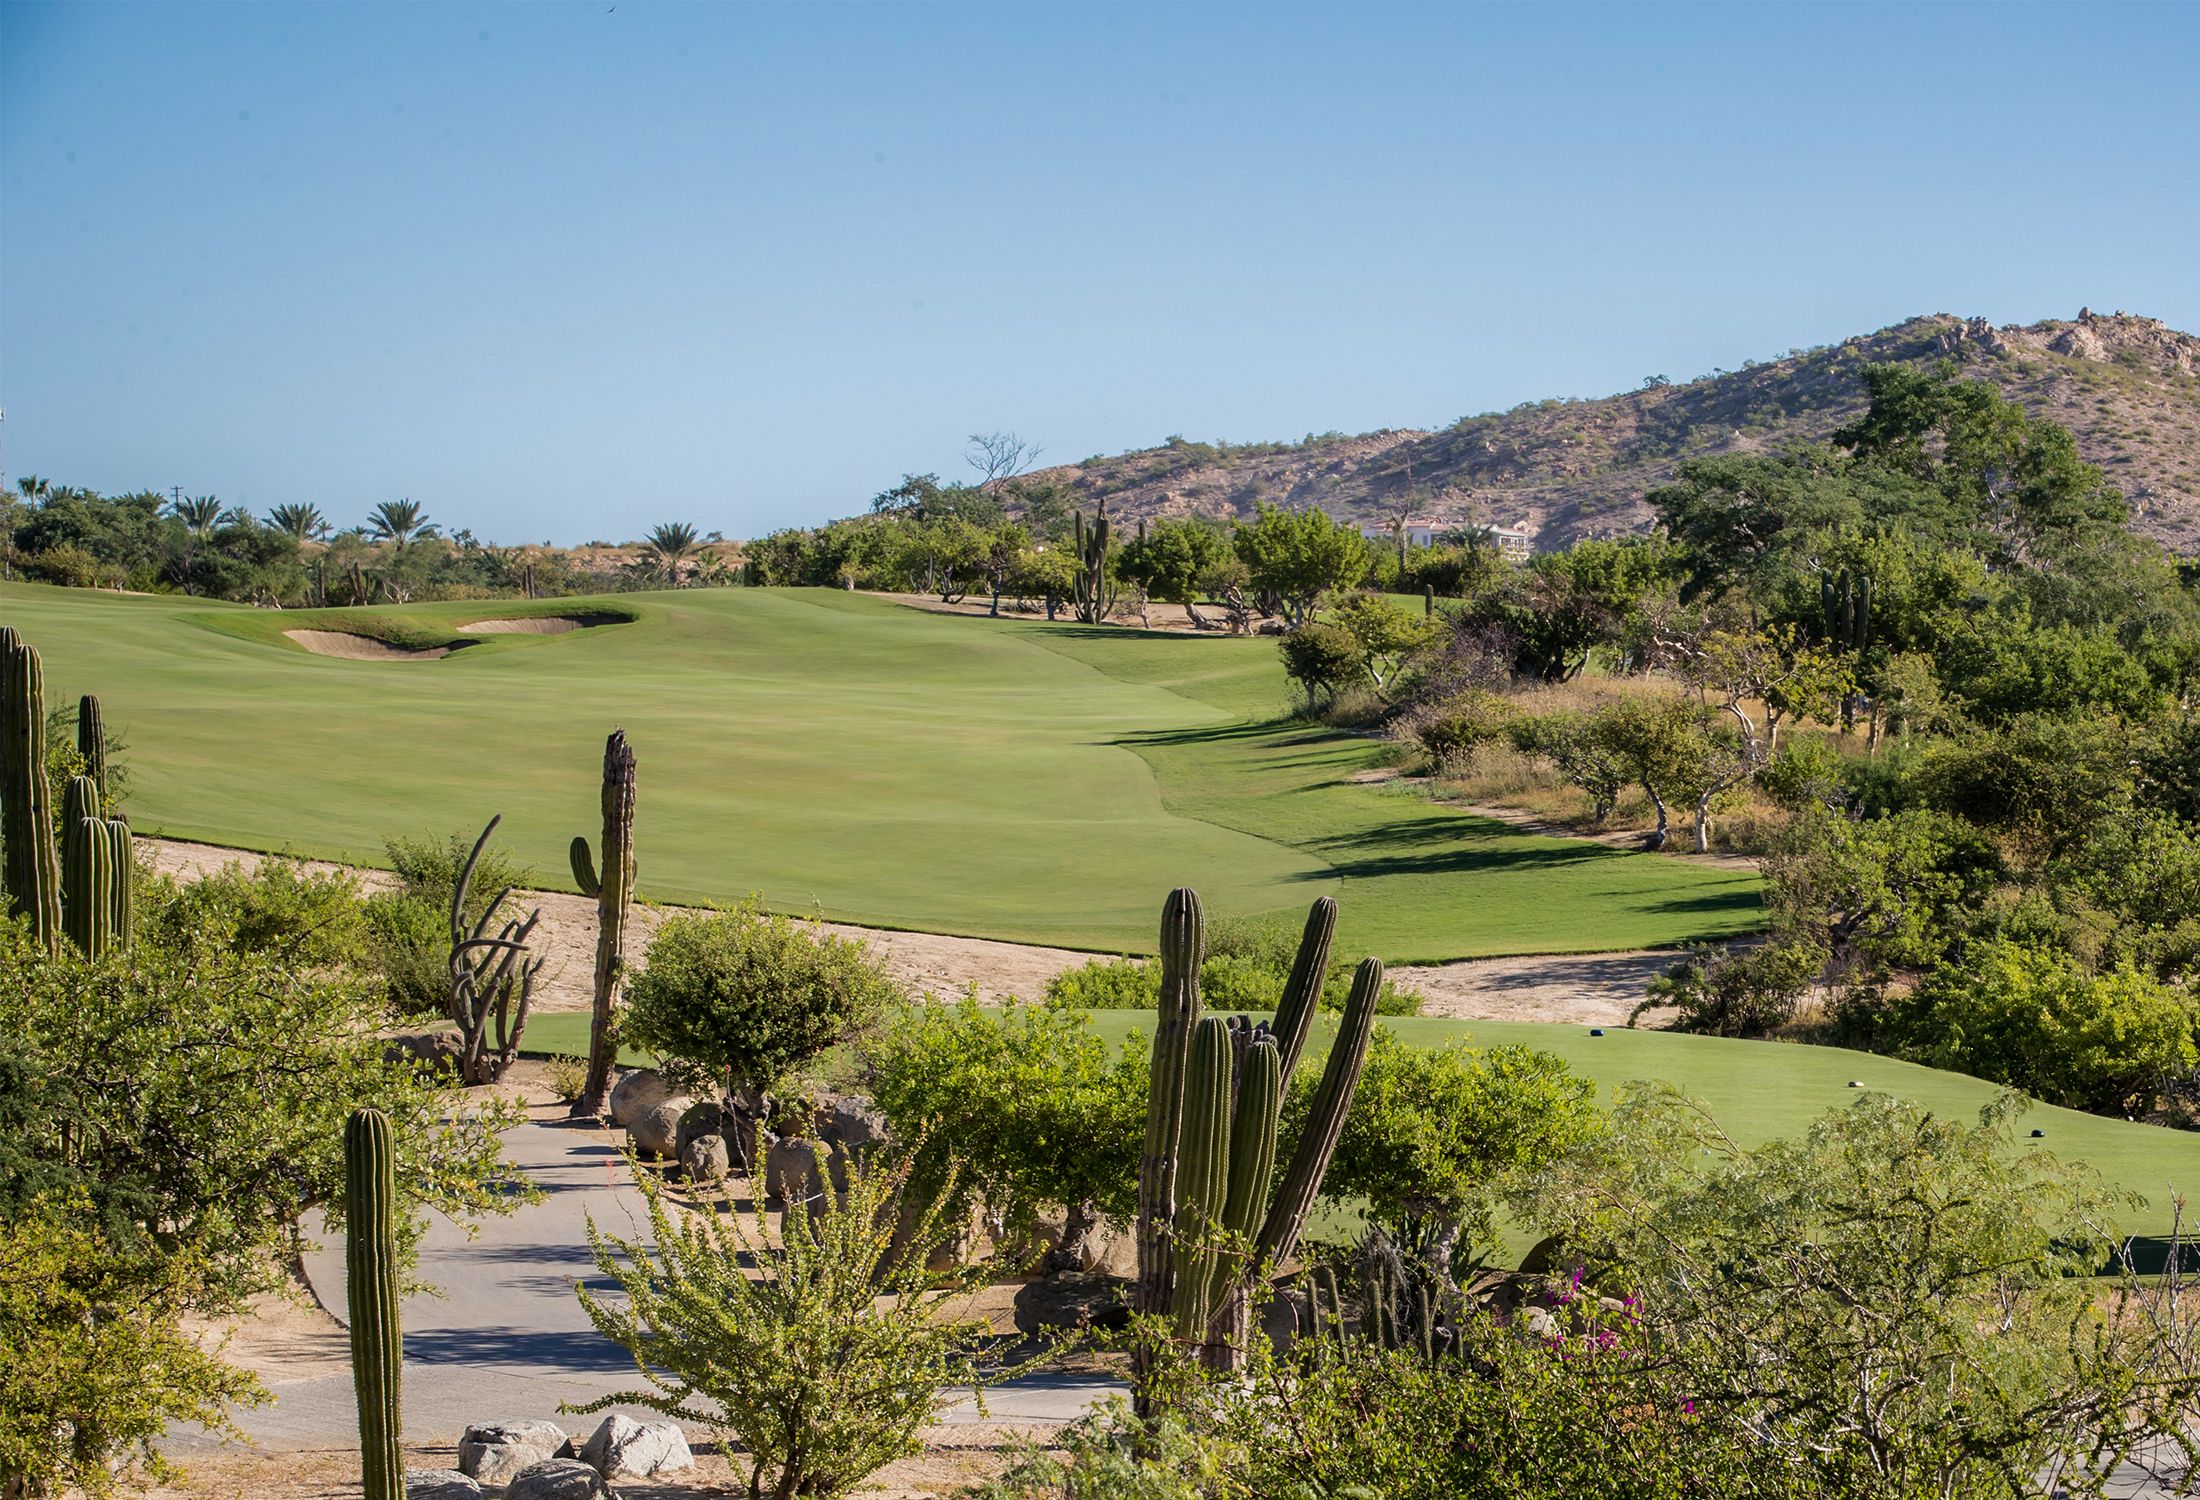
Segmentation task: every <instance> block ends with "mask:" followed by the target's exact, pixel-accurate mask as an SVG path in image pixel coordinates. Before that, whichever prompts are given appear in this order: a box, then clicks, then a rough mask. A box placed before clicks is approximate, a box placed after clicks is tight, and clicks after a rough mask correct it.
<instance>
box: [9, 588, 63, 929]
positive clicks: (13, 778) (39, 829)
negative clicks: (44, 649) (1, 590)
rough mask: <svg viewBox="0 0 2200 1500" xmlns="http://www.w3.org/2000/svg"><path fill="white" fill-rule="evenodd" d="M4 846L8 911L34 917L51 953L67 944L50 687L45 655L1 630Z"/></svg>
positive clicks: (36, 926)
mask: <svg viewBox="0 0 2200 1500" xmlns="http://www.w3.org/2000/svg"><path fill="white" fill-rule="evenodd" d="M0 841H4V843H5V845H6V866H5V872H4V880H5V883H6V886H7V905H8V909H9V910H10V911H11V912H13V913H14V914H15V915H18V916H25V917H28V918H30V923H31V930H32V931H33V932H34V933H35V934H36V935H37V937H38V940H39V941H40V942H42V943H44V944H45V945H46V946H47V947H49V948H54V947H58V946H59V945H60V942H61V861H60V859H59V857H58V855H57V852H56V850H55V848H54V818H53V788H52V786H51V785H50V784H49V783H48V781H47V780H46V688H45V673H44V669H43V668H42V667H41V666H40V665H39V661H38V652H37V651H36V650H35V649H34V648H32V647H31V646H29V645H26V644H25V643H24V641H23V639H22V637H21V636H19V635H17V634H16V633H15V630H14V628H13V627H12V626H5V625H0Z"/></svg>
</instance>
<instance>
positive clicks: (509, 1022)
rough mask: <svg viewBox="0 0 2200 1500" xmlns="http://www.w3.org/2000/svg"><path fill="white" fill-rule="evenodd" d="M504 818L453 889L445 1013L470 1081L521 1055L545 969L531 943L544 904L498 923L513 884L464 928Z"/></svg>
mask: <svg viewBox="0 0 2200 1500" xmlns="http://www.w3.org/2000/svg"><path fill="white" fill-rule="evenodd" d="M503 821H504V817H503V814H501V813H499V814H498V815H497V816H496V817H493V818H491V819H490V820H489V826H488V827H486V828H484V829H482V830H481V837H480V838H478V839H476V840H474V848H473V852H472V853H471V854H469V855H467V856H466V864H465V867H464V868H463V869H461V870H460V871H459V872H458V881H457V883H456V885H455V886H454V887H453V888H452V891H451V956H450V961H449V969H450V976H451V988H450V995H449V1000H448V1002H447V1004H446V1010H447V1013H448V1014H449V1015H450V1018H451V1019H452V1020H453V1021H456V1022H457V1023H458V1033H459V1041H460V1051H459V1058H458V1074H459V1077H460V1078H461V1079H463V1080H464V1081H465V1082H467V1083H495V1082H496V1081H497V1080H498V1079H499V1078H502V1077H503V1076H504V1074H505V1072H506V1070H507V1069H509V1068H510V1067H511V1066H512V1062H513V1059H515V1058H517V1057H518V1056H519V1042H520V1036H521V1034H522V1033H523V1032H525V1031H526V1029H527V1009H528V1007H529V1006H530V1005H532V1004H533V1003H534V998H535V976H536V975H537V974H539V973H540V972H542V965H543V960H542V959H540V958H537V957H535V956H534V955H533V954H531V953H530V952H529V951H528V948H527V940H528V939H529V938H530V937H532V936H533V935H534V931H535V924H536V923H538V922H540V921H541V920H542V909H541V908H540V907H537V908H536V909H535V910H534V911H531V912H529V913H528V914H527V915H526V917H525V918H520V917H511V918H507V919H505V921H504V922H503V925H502V926H498V925H497V919H498V917H499V915H500V914H501V913H502V912H503V911H504V903H505V902H507V901H509V900H511V899H512V887H511V886H506V887H505V888H504V889H503V890H501V891H498V892H497V894H496V898H495V899H494V900H492V901H491V902H490V903H489V904H488V905H487V906H486V907H484V908H483V909H482V913H481V917H480V919H479V920H478V921H476V922H475V923H474V925H473V926H472V927H471V928H469V927H468V926H467V925H466V898H467V896H468V894H469V893H470V892H471V891H472V889H473V884H474V866H475V865H477V864H479V863H480V862H481V851H482V850H483V849H486V848H487V847H488V846H489V836H490V835H491V834H493V833H495V832H496V831H497V824H499V823H501V822H503ZM491 1020H494V1021H495V1022H496V1037H495V1041H494V1044H492V1043H491V1041H490V1037H489V1023H490V1021H491Z"/></svg>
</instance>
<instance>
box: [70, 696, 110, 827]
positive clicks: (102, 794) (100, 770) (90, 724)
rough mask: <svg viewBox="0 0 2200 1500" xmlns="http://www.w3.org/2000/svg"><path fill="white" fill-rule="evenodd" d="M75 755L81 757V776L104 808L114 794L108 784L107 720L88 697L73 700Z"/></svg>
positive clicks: (96, 701) (96, 703) (90, 697)
mask: <svg viewBox="0 0 2200 1500" xmlns="http://www.w3.org/2000/svg"><path fill="white" fill-rule="evenodd" d="M76 751H77V754H79V755H81V756H83V757H84V774H85V775H87V776H89V777H91V778H92V784H93V785H94V786H96V787H98V788H99V800H100V803H101V804H102V806H104V805H105V803H106V801H107V798H108V797H110V796H112V795H113V791H114V789H113V788H112V787H110V786H108V784H107V719H106V716H105V715H104V714H102V713H101V712H100V709H99V699H98V698H96V697H94V696H93V695H92V694H90V693H86V694H85V695H84V696H83V697H81V698H79V699H77V700H76Z"/></svg>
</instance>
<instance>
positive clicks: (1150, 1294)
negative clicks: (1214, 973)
mask: <svg viewBox="0 0 2200 1500" xmlns="http://www.w3.org/2000/svg"><path fill="white" fill-rule="evenodd" d="M1335 924H1336V904H1335V903H1334V902H1332V901H1329V900H1327V899H1326V898H1325V899H1323V900H1322V901H1319V902H1316V903H1315V905H1314V909H1313V910H1312V911H1310V912H1309V913H1308V914H1307V921H1306V931H1305V934H1304V936H1303V937H1302V939H1301V941H1300V945H1299V953H1298V958H1297V960H1296V961H1295V962H1294V964H1293V965H1292V973H1291V978H1290V980H1289V982H1288V983H1287V984H1286V987H1285V993H1284V995H1283V998H1282V1001H1281V1003H1280V1004H1279V1006H1278V1008H1277V1013H1276V1025H1275V1029H1274V1030H1273V1031H1270V1030H1268V1029H1267V1028H1265V1027H1251V1026H1247V1025H1245V1024H1243V1023H1242V1022H1241V1023H1239V1025H1238V1026H1236V1027H1235V1028H1233V1027H1232V1026H1231V1025H1230V1023H1227V1022H1223V1021H1221V1020H1218V1019H1214V1018H1209V1019H1206V1020H1202V1019H1201V1017H1200V1014H1199V1005H1200V1001H1199V967H1200V964H1201V962H1202V960H1203V959H1204V958H1205V956H1206V932H1205V924H1204V920H1203V917H1202V914H1201V911H1200V905H1199V897H1198V895H1197V894H1196V893H1195V892H1193V891H1190V890H1178V891H1175V892H1172V893H1171V894H1170V896H1169V899H1168V902H1167V904H1166V905H1164V907H1163V908H1162V916H1161V1006H1160V1016H1159V1020H1158V1023H1157V1025H1156V1028H1155V1032H1154V1051H1153V1071H1152V1082H1151V1092H1150V1095H1149V1097H1148V1100H1147V1109H1146V1150H1145V1155H1144V1158H1143V1160H1142V1161H1141V1163H1140V1169H1139V1191H1138V1289H1137V1292H1138V1295H1137V1302H1136V1306H1137V1310H1138V1312H1140V1313H1141V1314H1143V1315H1145V1316H1147V1317H1150V1318H1154V1319H1170V1320H1172V1321H1173V1322H1174V1325H1175V1328H1176V1336H1177V1337H1178V1339H1179V1340H1181V1341H1182V1342H1184V1343H1185V1344H1188V1345H1191V1346H1194V1347H1196V1348H1197V1349H1198V1350H1199V1352H1200V1357H1201V1359H1202V1360H1203V1361H1204V1362H1205V1363H1207V1364H1209V1365H1210V1366H1213V1367H1217V1368H1223V1369H1228V1368H1234V1367H1235V1366H1236V1365H1237V1364H1238V1363H1239V1362H1240V1361H1241V1360H1242V1358H1243V1337H1242V1329H1243V1324H1244V1321H1245V1317H1246V1294H1247V1292H1248V1290H1249V1288H1250V1284H1251V1281H1252V1278H1253V1277H1254V1276H1255V1275H1257V1274H1258V1273H1259V1271H1260V1269H1261V1268H1262V1267H1265V1266H1273V1265H1275V1264H1277V1263H1279V1262H1280V1261H1282V1260H1283V1259H1284V1258H1286V1257H1287V1256H1289V1255H1290V1254H1291V1253H1292V1251H1293V1250H1295V1249H1296V1248H1297V1245H1298V1239H1299V1235H1300V1233H1301V1232H1302V1231H1303V1230H1304V1228H1305V1225H1306V1217H1307V1215H1308V1213H1309V1212H1311V1210H1312V1208H1313V1204H1314V1197H1315V1194H1316V1193H1317V1192H1318V1191H1319V1190H1320V1187H1321V1179H1322V1175H1323V1174H1324V1173H1325V1172H1326V1171H1327V1170H1328V1168H1329V1160H1330V1157H1331V1156H1333V1155H1334V1154H1335V1152H1336V1148H1337V1139H1338V1136H1339V1134H1340V1133H1341V1132H1342V1130H1343V1124H1344V1116H1345V1112H1346V1110H1348V1109H1349V1108H1350V1107H1351V1103H1352V1094H1353V1091H1354V1090H1355V1089H1356V1088H1357V1087H1358V1085H1359V1075H1360V1067H1361V1065H1362V1063H1363V1062H1364V1061H1365V1060H1366V1056H1367V1041H1368V1036H1369V1033H1370V1032H1371V1031H1372V1030H1373V1027H1374V1022H1375V999H1376V996H1377V994H1378V993H1379V992H1380V991H1381V989H1382V975H1383V968H1382V964H1381V963H1380V962H1378V961H1377V960H1375V959H1368V960H1366V961H1365V962H1363V963H1362V964H1361V965H1360V967H1359V970H1358V971H1357V972H1356V973H1355V974H1354V976H1353V983H1352V995H1351V998H1350V1000H1348V1001H1347V1003H1346V1006H1345V1013H1344V1017H1343V1021H1342V1025H1341V1027H1340V1029H1339V1034H1338V1037H1337V1041H1336V1044H1335V1045H1334V1046H1333V1047H1332V1049H1331V1051H1330V1054H1329V1061H1328V1064H1327V1066H1326V1067H1325V1069H1324V1070H1323V1074H1322V1081H1321V1085H1320V1087H1319V1088H1318V1089H1317V1091H1316V1094H1315V1100H1314V1107H1313V1110H1312V1112H1311V1114H1310V1115H1309V1118H1308V1121H1307V1125H1306V1129H1305V1132H1304V1133H1303V1135H1302V1136H1301V1137H1300V1140H1299V1144H1298V1147H1297V1149H1296V1150H1295V1151H1294V1152H1293V1154H1292V1158H1291V1163H1290V1166H1289V1167H1288V1169H1287V1170H1286V1171H1285V1173H1284V1176H1283V1181H1282V1184H1281V1186H1280V1187H1279V1188H1277V1189H1276V1191H1275V1192H1274V1193H1273V1195H1271V1192H1270V1179H1271V1177H1272V1174H1273V1168H1274V1163H1275V1149H1276V1129H1277V1124H1278V1121H1279V1119H1280V1117H1281V1114H1282V1107H1283V1096H1284V1090H1285V1089H1286V1088H1287V1087H1288V1085H1289V1082H1290V1076H1291V1072H1292V1070H1293V1068H1294V1067H1295V1066H1296V1064H1297V1061H1298V1058H1299V1056H1300V1054H1301V1052H1302V1051H1303V1050H1304V1047H1305V1043H1306V1034H1307V1030H1308V1028H1309V1027H1310V1026H1311V1024H1312V1020H1313V1010H1314V1006H1315V1003H1316V1000H1317V998H1318V997H1319V995H1320V992H1321V983H1322V978H1323V976H1324V974H1325V973H1326V971H1327V968H1328V951H1329V944H1330V939H1331V936H1332V934H1333V933H1334V931H1335ZM1233 1062H1234V1063H1235V1068H1234V1069H1233ZM1233 1071H1234V1072H1235V1074H1236V1076H1235V1078H1234V1079H1233V1077H1232V1074H1233ZM1247 1247H1250V1254H1249V1255H1248V1254H1247V1253H1246V1250H1247ZM1140 1366H1141V1368H1140V1374H1141V1375H1142V1376H1143V1375H1144V1374H1146V1373H1147V1372H1148V1371H1150V1369H1151V1359H1150V1357H1146V1358H1142V1359H1141V1361H1140ZM1140 1385H1141V1401H1142V1402H1143V1401H1144V1400H1145V1399H1146V1397H1145V1394H1144V1386H1145V1382H1144V1381H1143V1380H1141V1382H1140Z"/></svg>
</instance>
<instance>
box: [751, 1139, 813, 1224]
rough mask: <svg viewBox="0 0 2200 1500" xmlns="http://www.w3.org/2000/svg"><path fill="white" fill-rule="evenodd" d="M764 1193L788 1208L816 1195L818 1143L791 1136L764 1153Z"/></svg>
mask: <svg viewBox="0 0 2200 1500" xmlns="http://www.w3.org/2000/svg"><path fill="white" fill-rule="evenodd" d="M764 1193H765V1196H766V1197H768V1198H777V1199H778V1200H780V1202H781V1203H782V1204H784V1205H785V1206H787V1207H792V1206H793V1205H795V1204H797V1203H803V1202H807V1201H808V1200H809V1199H810V1198H811V1197H813V1196H817V1195H818V1190H817V1142H815V1141H810V1140H804V1139H802V1138H800V1137H798V1136H790V1137H788V1138H787V1139H785V1140H777V1141H773V1142H772V1143H771V1145H770V1147H769V1148H768V1149H766V1151H765V1152H764Z"/></svg>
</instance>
